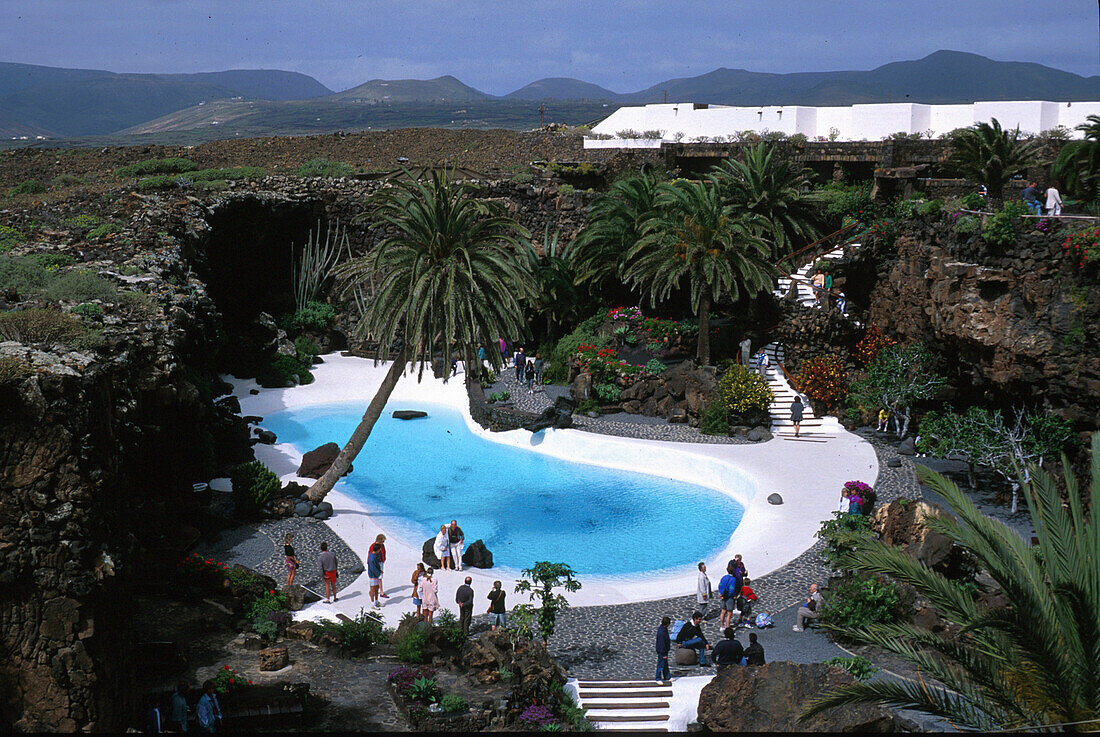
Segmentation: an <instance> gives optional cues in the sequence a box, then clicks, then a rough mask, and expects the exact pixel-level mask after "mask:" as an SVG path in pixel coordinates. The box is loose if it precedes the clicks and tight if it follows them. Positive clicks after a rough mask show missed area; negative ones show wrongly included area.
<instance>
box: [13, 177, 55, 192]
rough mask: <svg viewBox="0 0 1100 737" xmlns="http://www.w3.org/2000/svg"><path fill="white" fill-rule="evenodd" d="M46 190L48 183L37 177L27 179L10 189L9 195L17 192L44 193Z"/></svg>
mask: <svg viewBox="0 0 1100 737" xmlns="http://www.w3.org/2000/svg"><path fill="white" fill-rule="evenodd" d="M45 191H46V185H44V184H43V183H42V182H40V181H38V180H37V179H27V180H26V181H22V182H20V183H19V184H17V185H15V186H14V187H12V188H11V189H9V190H8V194H9V195H17V194H42V193H43V192H45Z"/></svg>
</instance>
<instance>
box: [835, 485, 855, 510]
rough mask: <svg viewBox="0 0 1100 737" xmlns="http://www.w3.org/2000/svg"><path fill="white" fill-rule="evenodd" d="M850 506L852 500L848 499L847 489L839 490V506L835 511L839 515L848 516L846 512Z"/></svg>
mask: <svg viewBox="0 0 1100 737" xmlns="http://www.w3.org/2000/svg"><path fill="white" fill-rule="evenodd" d="M851 505H852V500H851V499H850V498H849V492H848V490H847V489H841V490H840V504H838V505H837V508H836V511H838V512H840V513H841V514H848V511H849V509H850V507H851Z"/></svg>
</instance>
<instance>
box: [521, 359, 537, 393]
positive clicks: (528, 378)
mask: <svg viewBox="0 0 1100 737" xmlns="http://www.w3.org/2000/svg"><path fill="white" fill-rule="evenodd" d="M523 378H524V383H526V384H527V393H528V394H534V393H535V362H534V361H528V362H527V367H526V368H525V369H523Z"/></svg>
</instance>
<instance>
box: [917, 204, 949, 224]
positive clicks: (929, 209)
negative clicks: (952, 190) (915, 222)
mask: <svg viewBox="0 0 1100 737" xmlns="http://www.w3.org/2000/svg"><path fill="white" fill-rule="evenodd" d="M920 214H921V215H922V216H924V217H926V218H929V219H931V220H938V219H939V217H940V215H942V214H943V200H928V201H927V202H925V203H924V204H923V205H921V206H920Z"/></svg>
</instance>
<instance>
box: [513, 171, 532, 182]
mask: <svg viewBox="0 0 1100 737" xmlns="http://www.w3.org/2000/svg"><path fill="white" fill-rule="evenodd" d="M534 179H535V177H534V175H532V174H531V172H529V171H521V172H520V173H519V174H516V175H515V176H514V177H512V181H513V182H515V183H516V184H530V183H531V182H532V181H534Z"/></svg>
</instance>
